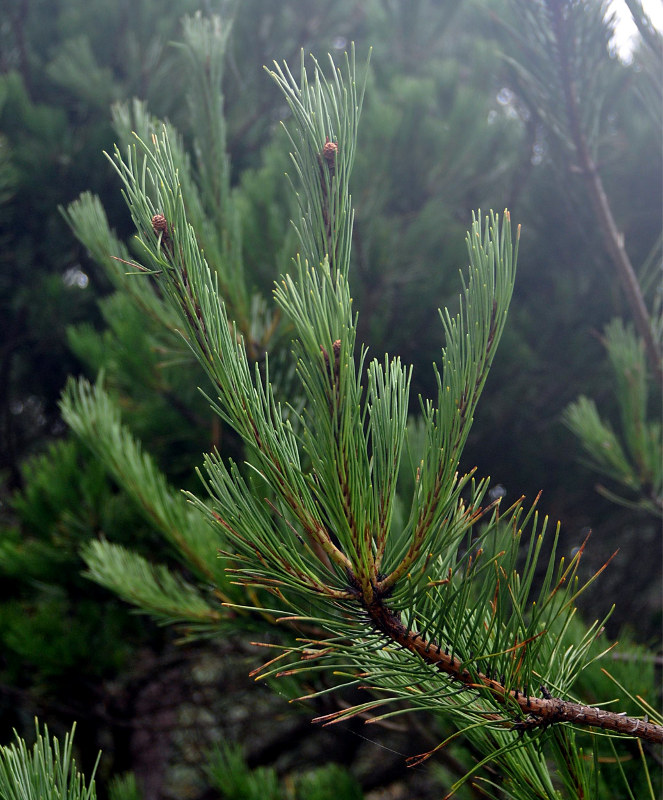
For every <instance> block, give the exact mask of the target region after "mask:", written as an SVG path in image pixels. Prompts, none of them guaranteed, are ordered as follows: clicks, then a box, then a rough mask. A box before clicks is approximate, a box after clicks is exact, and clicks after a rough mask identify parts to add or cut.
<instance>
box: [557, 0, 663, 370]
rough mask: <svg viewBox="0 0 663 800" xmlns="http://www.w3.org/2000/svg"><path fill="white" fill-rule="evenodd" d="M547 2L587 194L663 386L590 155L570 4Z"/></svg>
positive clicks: (657, 354)
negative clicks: (573, 58) (573, 64)
mask: <svg viewBox="0 0 663 800" xmlns="http://www.w3.org/2000/svg"><path fill="white" fill-rule="evenodd" d="M546 2H547V5H548V8H549V9H550V14H551V18H552V26H553V27H552V29H553V31H554V35H555V39H556V44H557V54H558V67H559V71H560V79H561V85H562V89H563V92H564V101H565V106H566V114H567V117H568V123H569V130H570V133H571V138H572V141H573V146H574V148H575V152H576V156H577V159H578V167H579V168H580V171H581V174H582V175H583V177H584V179H585V185H586V187H587V193H588V195H589V197H590V199H591V202H592V205H593V207H594V212H595V214H596V219H597V221H598V224H599V227H600V229H601V231H602V233H603V241H604V242H605V244H606V247H607V249H608V252H609V254H610V257H611V258H612V261H613V263H614V265H615V267H616V269H617V274H618V275H619V279H620V281H621V283H622V287H623V288H624V292H625V294H626V297H627V300H628V303H629V306H630V307H631V313H632V314H633V319H634V320H635V325H636V327H637V329H638V333H639V334H640V336H641V337H642V340H643V341H644V343H645V348H646V351H647V356H648V359H649V366H650V368H651V370H652V372H653V373H654V375H655V376H656V379H657V382H658V383H659V385H661V384H663V353H661V350H660V346H659V344H658V343H657V342H656V341H655V340H654V334H653V331H652V325H651V320H650V317H649V311H648V310H647V306H646V305H645V301H644V298H643V296H642V291H641V289H640V283H639V281H638V278H637V276H636V274H635V270H634V268H633V265H632V264H631V260H630V258H629V257H628V253H627V252H626V247H625V246H624V236H623V235H622V234H621V233H620V232H619V229H618V228H617V223H616V222H615V219H614V217H613V215H612V209H611V207H610V203H609V201H608V197H607V195H606V193H605V189H604V188H603V181H602V180H601V176H600V174H599V171H598V168H597V166H596V163H595V162H594V159H593V158H592V156H591V154H590V151H589V147H588V146H587V139H586V136H585V133H584V132H583V128H582V125H581V121H580V113H579V103H578V97H577V94H576V89H575V81H574V77H573V75H572V74H571V66H570V61H571V54H570V53H569V45H570V43H571V42H573V35H572V33H571V31H569V29H568V27H567V24H566V21H565V15H564V6H566V5H567V3H568V0H546Z"/></svg>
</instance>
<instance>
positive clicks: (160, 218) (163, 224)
mask: <svg viewBox="0 0 663 800" xmlns="http://www.w3.org/2000/svg"><path fill="white" fill-rule="evenodd" d="M152 230H153V231H154V232H155V233H156V234H157V236H158V235H159V234H160V233H161V234H163V238H164V239H167V238H168V220H167V219H166V218H165V217H164V215H163V214H155V215H154V216H153V217H152Z"/></svg>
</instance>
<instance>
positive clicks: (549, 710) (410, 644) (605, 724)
mask: <svg viewBox="0 0 663 800" xmlns="http://www.w3.org/2000/svg"><path fill="white" fill-rule="evenodd" d="M365 608H366V611H367V613H368V616H369V617H370V619H371V621H372V623H373V625H374V626H375V627H376V629H377V630H379V631H380V632H381V633H383V634H385V635H386V636H388V637H389V638H390V639H391V640H392V641H394V642H395V643H396V644H398V645H400V646H401V647H404V648H405V649H406V650H409V651H410V652H412V653H415V654H416V655H418V656H419V657H420V658H421V659H422V660H423V661H425V662H426V663H427V664H432V665H434V666H435V667H437V669H439V670H440V671H441V672H444V673H446V674H447V675H450V676H451V677H452V678H453V679H454V680H455V681H457V682H458V683H461V684H463V685H465V686H466V687H467V688H468V689H487V690H488V691H489V692H490V694H491V695H492V697H493V698H494V699H495V700H497V702H498V703H499V704H501V705H504V706H505V707H509V706H510V707H511V708H515V707H516V706H518V707H519V708H520V710H521V711H522V712H523V713H524V714H525V715H526V718H525V719H524V720H521V721H516V722H514V723H512V726H513V728H514V730H518V731H525V730H529V729H533V728H537V727H543V726H546V725H552V724H554V723H557V722H568V723H572V724H573V725H579V726H582V727H592V728H601V729H602V730H607V731H614V732H616V733H622V734H626V735H629V736H635V737H636V738H638V739H644V740H645V741H647V742H654V743H656V744H662V743H663V726H661V725H655V724H654V723H652V722H648V721H647V720H642V719H638V718H637V717H629V716H626V715H625V714H620V713H616V712H614V711H606V710H605V709H602V708H596V707H594V706H586V705H583V704H581V703H574V702H572V701H570V700H563V699H562V698H560V697H552V696H550V694H549V692H547V691H546V690H543V689H542V693H543V695H544V696H543V697H534V696H533V695H531V694H530V693H529V691H528V690H525V691H524V692H523V691H521V690H519V689H511V690H507V689H506V687H505V686H504V685H503V684H502V683H501V682H500V681H497V680H494V679H493V678H489V677H488V676H487V675H485V674H483V673H480V672H471V671H470V670H469V669H468V668H467V667H464V666H463V663H462V662H461V660H460V659H459V658H458V657H457V656H454V655H453V654H449V653H448V652H445V650H444V649H443V648H442V646H441V645H440V644H438V643H437V642H433V641H427V640H426V639H425V638H424V637H423V636H422V635H421V634H420V633H418V632H417V631H414V630H408V629H407V628H406V627H405V625H403V623H402V622H401V620H400V618H399V616H398V615H397V614H396V613H394V612H393V611H392V610H391V609H390V608H388V607H387V606H386V605H384V603H382V602H381V600H379V599H378V600H375V601H374V602H373V603H371V604H370V605H366V606H365Z"/></svg>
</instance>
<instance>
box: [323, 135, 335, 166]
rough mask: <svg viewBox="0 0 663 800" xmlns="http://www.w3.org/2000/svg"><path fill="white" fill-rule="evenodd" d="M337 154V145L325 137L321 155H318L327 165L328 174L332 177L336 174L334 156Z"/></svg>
mask: <svg viewBox="0 0 663 800" xmlns="http://www.w3.org/2000/svg"><path fill="white" fill-rule="evenodd" d="M337 153H338V145H337V144H336V142H331V141H330V140H329V136H328V137H327V139H326V141H325V144H324V147H323V148H322V153H320V155H321V157H322V160H323V161H324V162H325V164H326V165H327V169H328V170H329V174H330V175H333V174H334V173H335V172H336V154H337Z"/></svg>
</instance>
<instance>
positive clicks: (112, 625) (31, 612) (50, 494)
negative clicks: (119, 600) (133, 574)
mask: <svg viewBox="0 0 663 800" xmlns="http://www.w3.org/2000/svg"><path fill="white" fill-rule="evenodd" d="M83 463H84V454H83V452H82V451H81V447H80V445H79V444H78V443H77V442H75V441H74V440H70V441H67V442H59V443H56V444H53V445H52V446H51V447H50V448H49V449H48V451H47V452H46V453H45V454H43V455H42V456H38V457H35V458H34V459H32V460H31V461H30V462H27V463H26V464H25V466H24V470H25V476H26V486H27V489H26V491H25V492H24V493H21V494H18V495H16V496H15V498H14V500H13V508H14V512H15V513H16V515H17V519H18V521H19V523H20V528H19V527H18V526H17V527H16V528H10V529H5V530H3V535H2V538H1V539H0V575H1V576H2V585H3V592H2V600H1V602H0V635H1V637H2V641H3V656H4V659H3V669H4V671H5V679H9V680H10V682H12V683H14V684H15V685H18V686H24V685H26V683H27V682H28V681H31V682H32V683H33V686H39V687H40V689H41V691H42V692H43V691H47V687H48V686H50V687H51V688H52V687H54V686H56V687H57V686H59V687H61V688H64V686H66V685H68V684H69V683H70V682H71V681H76V682H79V670H80V665H81V664H85V672H86V674H87V675H88V676H89V677H90V679H92V678H93V676H99V675H103V674H108V673H109V672H112V671H116V670H117V669H118V668H120V667H121V666H122V665H123V664H124V663H125V660H126V658H127V656H128V654H129V653H130V652H131V646H132V645H131V642H132V640H133V638H134V637H135V635H136V632H137V630H136V626H135V625H128V626H125V622H124V621H125V615H124V614H123V612H122V610H121V608H120V607H119V606H116V605H114V604H113V603H110V604H101V603H100V596H99V594H98V592H97V591H94V590H91V588H92V587H90V586H89V585H88V586H86V581H84V580H83V579H82V578H81V577H80V571H81V569H82V567H83V562H82V561H81V558H80V555H79V548H80V547H81V545H82V544H83V543H84V542H86V541H89V539H90V538H91V537H92V536H94V534H95V533H96V531H98V530H105V531H107V532H108V533H109V534H114V535H116V536H117V537H118V539H119V540H120V541H126V540H128V539H129V538H130V537H129V536H127V535H126V534H123V533H122V531H123V530H126V526H127V525H128V524H131V521H132V520H133V519H135V512H134V511H133V510H132V508H131V507H130V506H127V503H126V501H124V500H122V499H120V498H119V497H118V496H117V494H116V493H115V492H114V491H113V489H112V487H111V486H109V484H108V481H107V479H106V473H105V470H104V469H103V468H102V466H101V465H100V464H91V463H90V464H88V465H87V468H86V469H85V470H83V469H82V465H83ZM65 576H66V579H65ZM122 630H123V635H122V636H121V637H120V636H119V633H120V631H122ZM91 653H93V654H94V656H93V657H91V655H90V654H91Z"/></svg>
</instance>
